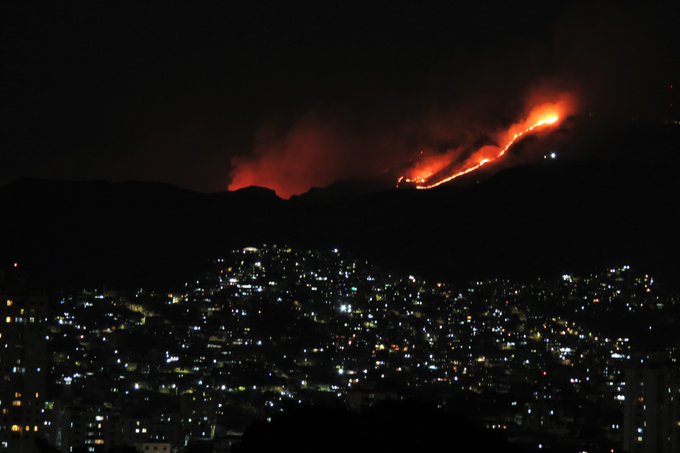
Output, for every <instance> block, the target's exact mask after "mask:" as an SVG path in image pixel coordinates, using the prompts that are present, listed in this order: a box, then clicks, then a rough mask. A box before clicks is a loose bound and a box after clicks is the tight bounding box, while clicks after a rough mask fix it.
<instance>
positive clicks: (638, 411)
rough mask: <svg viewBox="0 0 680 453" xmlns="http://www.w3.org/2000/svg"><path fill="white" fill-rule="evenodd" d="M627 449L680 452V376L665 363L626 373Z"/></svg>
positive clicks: (625, 434)
mask: <svg viewBox="0 0 680 453" xmlns="http://www.w3.org/2000/svg"><path fill="white" fill-rule="evenodd" d="M625 398H626V399H625V405H624V438H623V439H624V440H623V448H624V449H625V450H626V451H630V452H640V453H643V452H644V453H652V452H655V453H671V452H677V451H680V410H679V409H680V405H679V404H678V398H680V374H679V373H678V370H677V369H674V368H672V367H670V366H667V365H665V364H663V363H655V362H652V363H646V364H644V365H641V366H639V367H637V368H633V369H629V370H627V371H626V391H625Z"/></svg>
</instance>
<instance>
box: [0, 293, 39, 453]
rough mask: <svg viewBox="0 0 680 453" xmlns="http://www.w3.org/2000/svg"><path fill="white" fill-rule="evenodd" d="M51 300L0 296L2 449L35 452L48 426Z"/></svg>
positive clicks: (0, 436) (0, 428)
mask: <svg viewBox="0 0 680 453" xmlns="http://www.w3.org/2000/svg"><path fill="white" fill-rule="evenodd" d="M46 313H47V301H46V300H45V298H44V297H39V296H28V295H22V294H20V293H17V294H2V293H0V321H2V322H1V323H0V376H2V380H1V381H0V411H1V412H2V415H1V417H2V418H1V419H0V420H2V421H1V424H0V450H1V451H5V452H9V453H12V452H21V453H25V452H33V451H36V450H35V438H36V437H38V436H41V435H42V430H43V427H44V393H45V372H46V363H47V351H46V347H45V345H46V327H45V323H46V322H47V314H46Z"/></svg>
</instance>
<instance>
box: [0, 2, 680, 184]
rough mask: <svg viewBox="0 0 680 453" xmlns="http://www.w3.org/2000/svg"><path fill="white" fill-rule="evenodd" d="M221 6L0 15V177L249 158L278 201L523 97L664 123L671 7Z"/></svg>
mask: <svg viewBox="0 0 680 453" xmlns="http://www.w3.org/2000/svg"><path fill="white" fill-rule="evenodd" d="M232 3H233V2H222V3H221V4H220V5H217V4H212V3H203V2H187V3H185V4H183V5H176V4H172V3H168V2H137V4H134V5H133V6H129V5H125V6H123V5H121V4H119V3H117V2H115V3H114V2H110V3H109V2H67V3H65V4H62V3H61V2H55V3H52V4H49V5H38V4H32V5H29V4H25V3H17V4H15V5H7V4H3V5H2V6H0V17H2V19H0V21H1V27H0V34H1V36H0V43H1V44H0V58H1V59H2V75H0V82H1V84H0V86H2V93H3V95H2V98H3V99H2V108H3V110H4V112H3V113H4V117H5V120H4V127H3V133H2V136H1V138H0V140H1V141H0V149H1V151H0V183H7V182H10V181H12V180H15V179H18V178H24V177H39V178H55V179H107V180H112V181H122V180H149V181H160V182H168V183H172V184H175V185H178V186H180V187H185V188H190V189H195V190H199V191H221V190H226V189H227V187H229V185H230V183H231V182H232V180H233V179H234V178H237V177H238V176H239V171H241V172H243V171H244V168H248V166H249V165H250V166H251V167H252V165H255V166H256V167H257V168H259V169H260V174H259V175H258V176H257V177H258V178H260V179H259V180H258V181H253V183H257V184H259V185H265V186H269V187H274V188H276V189H277V192H279V193H280V194H281V193H283V194H284V195H285V194H290V193H299V192H301V191H304V190H307V189H308V188H310V187H312V186H323V185H328V184H330V183H333V182H335V181H337V180H342V179H349V178H383V177H385V178H386V177H392V176H393V175H395V174H399V171H401V170H402V169H403V168H404V167H405V166H408V165H409V163H412V162H413V161H414V159H416V158H417V151H418V150H419V149H422V148H426V149H428V150H430V152H433V153H437V152H440V151H441V152H444V151H445V150H447V149H450V148H451V147H454V146H457V145H459V144H460V143H469V142H471V141H475V140H483V139H484V137H485V134H488V133H489V131H494V130H497V129H498V128H502V127H506V126H507V125H509V124H511V123H512V122H513V121H515V119H516V118H517V116H518V115H519V114H520V112H522V111H523V109H526V107H527V105H526V102H527V100H528V99H533V98H535V97H545V96H550V95H553V94H554V95H557V94H561V93H568V94H569V95H570V96H573V98H574V99H575V100H576V101H575V105H576V106H577V107H575V111H574V112H573V114H574V115H577V116H578V115H582V116H583V115H589V114H590V115H592V114H595V115H598V116H599V117H603V118H608V119H611V121H619V120H622V121H630V119H635V120H636V121H649V122H662V121H664V120H665V119H667V118H668V116H669V115H670V114H671V113H672V110H673V107H671V106H670V103H671V100H672V99H673V98H674V96H675V95H674V94H673V89H677V87H675V88H671V85H672V84H674V83H675V81H677V80H678V55H679V54H680V52H679V51H680V46H679V44H678V43H679V42H680V39H679V38H680V37H679V33H680V32H679V30H680V24H679V23H678V22H679V21H680V19H678V18H679V17H680V13H679V11H678V6H677V4H676V2H670V1H669V2H543V3H538V2H507V3H505V4H503V5H502V6H497V5H496V2H485V1H480V2H448V3H446V4H440V5H437V6H423V5H421V4H420V3H419V2H408V3H407V2H377V3H372V4H371V5H370V6H368V5H366V4H362V5H350V4H349V3H348V2H316V3H315V4H311V5H305V6H302V4H297V3H296V2H276V3H274V2H272V3H257V4H255V3H254V2H242V3H240V4H232ZM643 3H644V4H643ZM675 97H677V96H675ZM272 173H275V174H272ZM241 175H242V174H241ZM232 188H233V186H232Z"/></svg>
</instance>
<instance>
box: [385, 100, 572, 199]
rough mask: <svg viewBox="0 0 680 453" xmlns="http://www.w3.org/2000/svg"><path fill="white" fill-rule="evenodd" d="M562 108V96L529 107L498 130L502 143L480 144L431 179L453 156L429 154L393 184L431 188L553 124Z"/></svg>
mask: <svg viewBox="0 0 680 453" xmlns="http://www.w3.org/2000/svg"><path fill="white" fill-rule="evenodd" d="M565 110H566V103H565V101H564V100H562V101H560V102H555V103H548V104H542V105H540V106H538V107H536V108H534V109H532V110H531V112H530V113H529V115H527V118H526V119H525V120H524V121H521V122H519V123H516V124H514V125H512V126H511V127H510V128H508V129H507V130H506V131H504V132H503V133H501V134H499V137H498V141H499V142H500V143H505V145H503V146H502V147H498V146H484V147H482V148H480V149H478V150H477V151H476V152H475V153H473V155H472V157H471V158H469V159H468V160H467V161H465V162H464V163H462V164H461V165H458V166H457V169H455V170H454V171H453V173H451V174H449V175H448V176H445V177H441V178H440V179H437V180H435V181H432V177H433V175H436V174H437V173H439V172H441V171H442V170H443V169H444V168H446V167H447V166H449V165H450V164H451V162H452V161H453V160H454V159H453V158H452V157H451V156H447V155H441V156H434V157H430V158H429V159H427V160H425V161H424V162H421V163H419V164H416V166H415V167H414V168H413V169H412V170H411V172H410V173H411V175H412V176H410V177H404V176H401V177H400V178H399V179H398V181H397V186H399V184H401V183H402V182H410V183H415V184H416V186H415V187H416V188H417V189H432V188H434V187H437V186H440V185H442V184H445V183H447V182H450V181H453V180H454V179H456V178H459V177H461V176H464V175H467V174H469V173H472V172H474V171H475V170H478V169H479V168H481V167H482V166H484V165H486V164H488V163H490V162H494V161H496V160H498V159H500V158H501V157H503V156H504V155H505V153H506V152H507V151H508V150H509V149H510V148H511V147H512V146H513V145H514V144H515V143H516V142H517V141H518V140H520V139H522V138H523V137H524V136H526V135H529V134H531V133H535V132H537V131H538V130H541V129H545V128H548V127H553V126H555V125H557V124H558V122H559V121H560V119H561V117H560V113H561V112H563V111H565Z"/></svg>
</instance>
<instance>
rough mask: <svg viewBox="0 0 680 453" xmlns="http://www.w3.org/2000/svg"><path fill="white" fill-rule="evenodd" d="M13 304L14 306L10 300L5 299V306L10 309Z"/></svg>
mask: <svg viewBox="0 0 680 453" xmlns="http://www.w3.org/2000/svg"><path fill="white" fill-rule="evenodd" d="M13 304H14V302H13V301H11V300H10V299H7V306H8V307H11V306H12V305H13Z"/></svg>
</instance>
